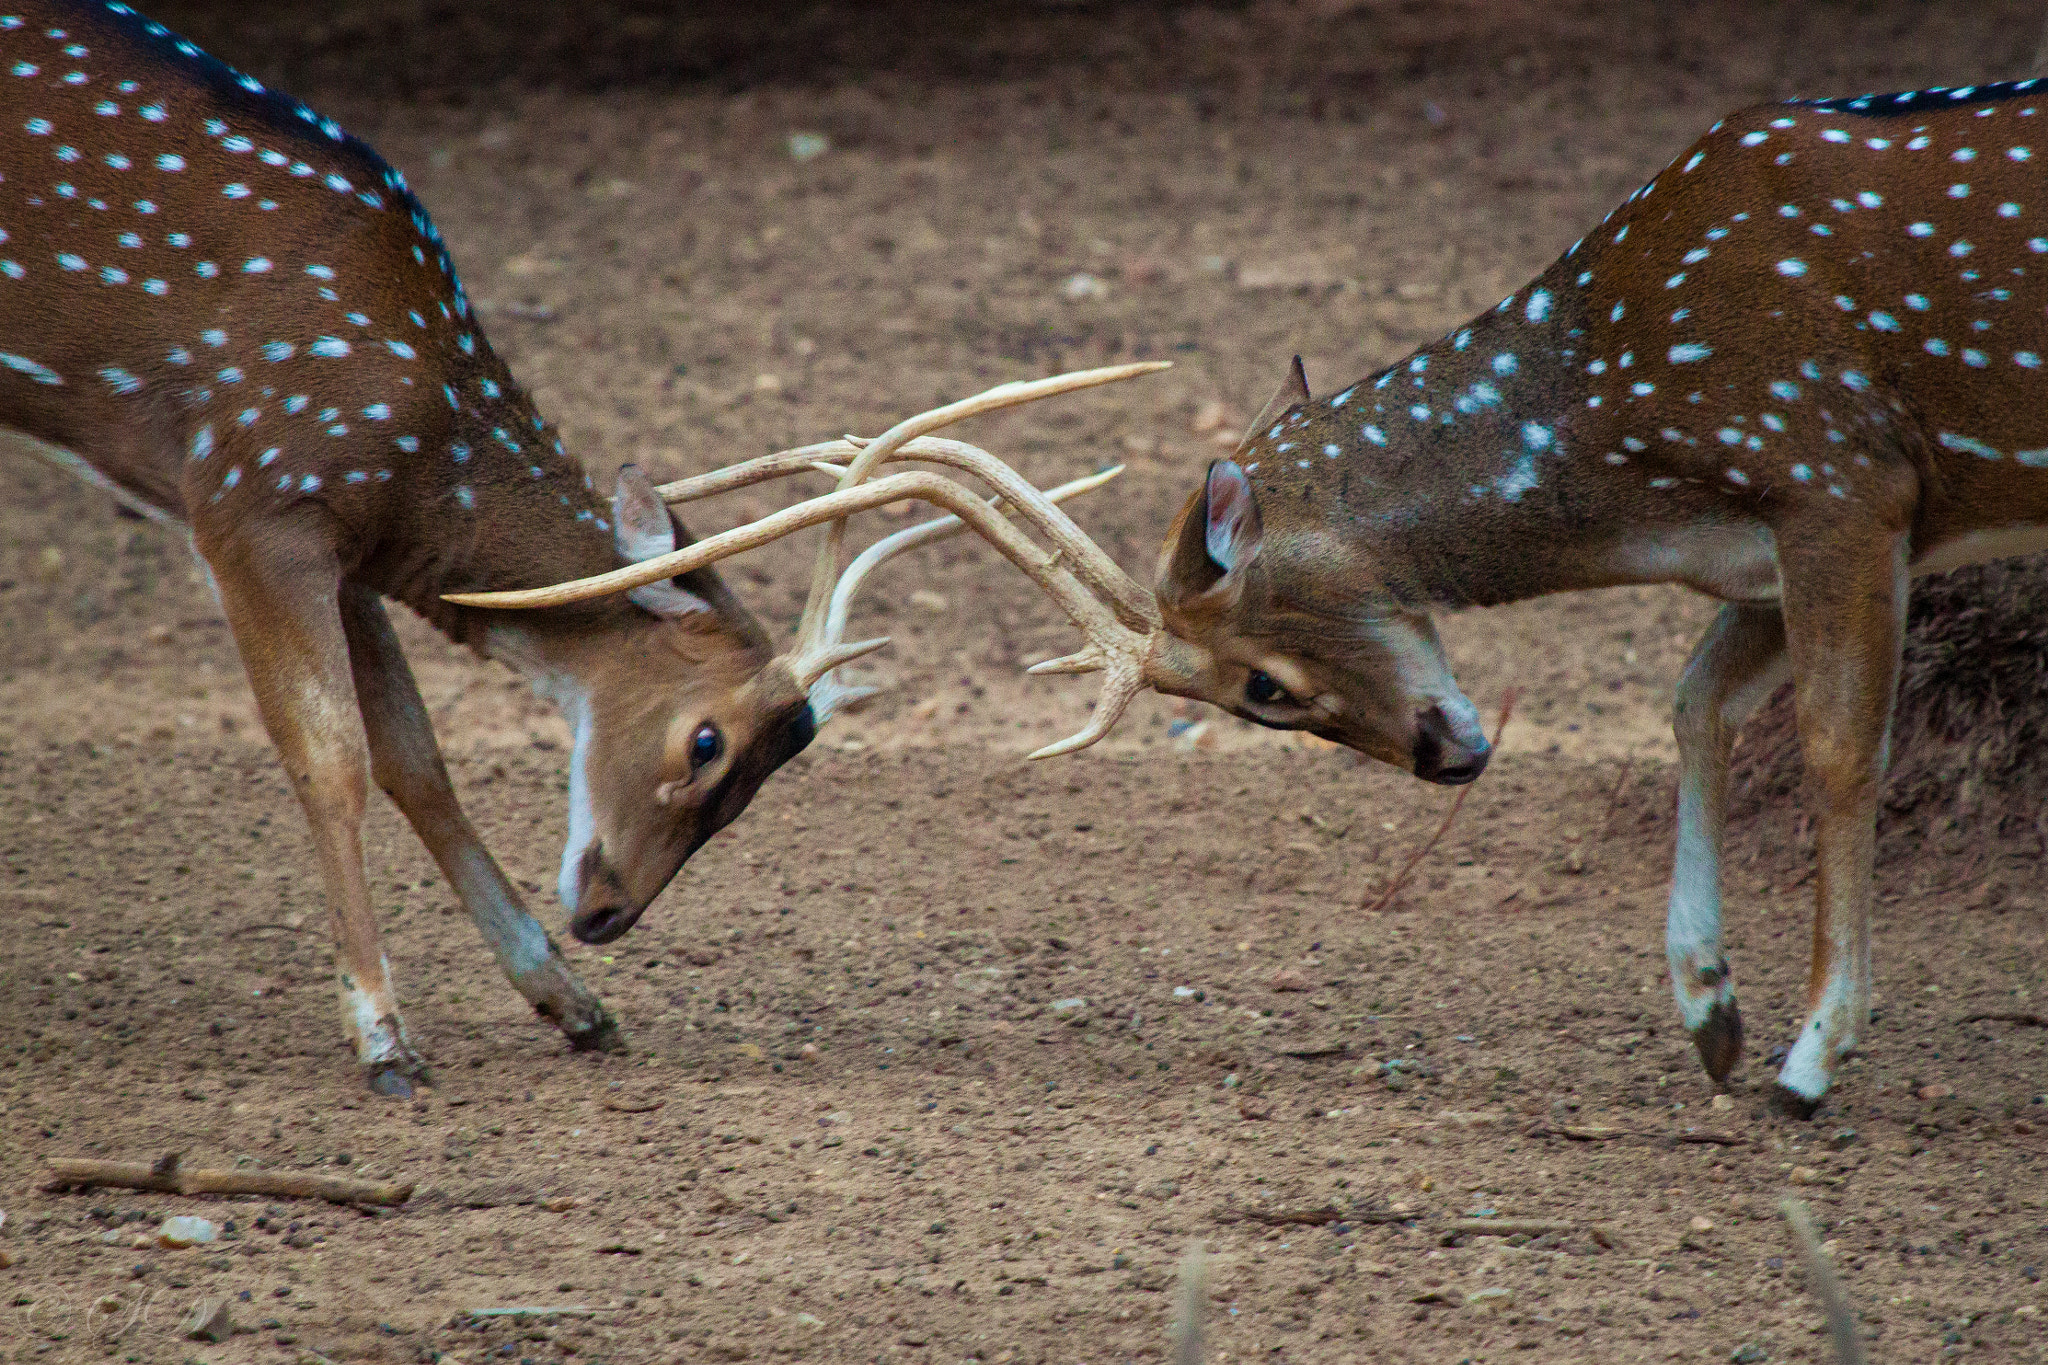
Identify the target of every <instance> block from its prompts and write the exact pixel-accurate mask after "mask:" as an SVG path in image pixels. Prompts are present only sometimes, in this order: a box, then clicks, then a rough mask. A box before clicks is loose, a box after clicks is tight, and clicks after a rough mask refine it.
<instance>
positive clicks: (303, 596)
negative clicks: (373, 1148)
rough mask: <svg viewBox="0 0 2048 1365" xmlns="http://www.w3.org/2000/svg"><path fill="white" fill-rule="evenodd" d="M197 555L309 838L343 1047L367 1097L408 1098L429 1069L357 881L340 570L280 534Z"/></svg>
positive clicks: (362, 775)
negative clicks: (345, 1040)
mask: <svg viewBox="0 0 2048 1365" xmlns="http://www.w3.org/2000/svg"><path fill="white" fill-rule="evenodd" d="M309 542H310V544H311V547H312V548H310V549H309V548H308V543H309ZM268 545H276V546H281V547H283V550H282V552H274V551H271V550H269V549H268V548H267V546H268ZM200 549H201V552H202V553H204V554H205V556H206V560H207V563H208V564H209V565H211V566H212V569H213V574H214V578H215V581H216V583H217V584H218V586H219V589H220V600H221V606H222V608H223V609H224V610H225V611H226V613H227V618H228V624H229V626H230V627H231V628H232V629H233V630H234V634H235V644H236V647H237V648H238V649H239V650H240V651H241V655H242V664H243V667H244V668H246V669H247V670H248V674H249V682H250V685H251V687H252V689H253V690H254V692H255V694H256V706H257V709H258V710H259V711H260V712H261V714H262V716H263V724H264V727H265V728H266V729H267V730H268V731H269V732H270V739H271V743H272V744H274V745H275V746H276V747H277V753H278V757H279V758H280V759H282V760H283V763H284V770H285V772H286V774H287V775H288V776H289V777H290V778H291V783H292V790H293V791H294V792H295V793H296V794H297V795H298V798H299V804H300V805H301V806H303V807H304V808H305V811H306V819H307V822H308V823H309V824H310V825H311V827H312V835H313V847H314V850H315V852H316V853H317V855H318V856H319V860H320V872H321V877H322V879H323V880H324V881H325V883H326V887H327V912H328V918H329V921H330V923H331V925H332V927H333V930H334V942H335V949H336V954H337V956H338V958H339V963H338V968H339V977H340V987H341V1011H342V1022H343V1025H344V1027H346V1029H347V1030H348V1037H349V1042H350V1043H351V1044H352V1045H353V1046H354V1048H355V1051H356V1060H357V1061H359V1062H360V1063H362V1065H363V1066H364V1067H365V1068H366V1069H367V1071H368V1072H369V1081H370V1088H371V1089H373V1090H375V1091H377V1092H379V1093H380V1094H385V1095H393V1096H399V1097H403V1096H407V1095H410V1094H412V1083H413V1081H415V1080H420V1081H424V1080H425V1079H426V1078H427V1076H426V1067H425V1064H424V1063H422V1062H421V1060H420V1058H419V1056H418V1055H417V1054H416V1053H415V1052H414V1051H413V1050H412V1045H411V1043H410V1041H409V1040H408V1039H407V1038H406V1034H405V1024H404V1022H403V1020H401V1018H400V1017H399V1013H398V997H397V994H396V992H395V991H394V990H393V989H392V985H391V963H390V960H389V959H388V958H386V957H385V955H384V950H383V945H382V943H381V942H380V940H379V938H378V935H377V920H376V916H375V914H374V913H373V912H372V910H371V908H370V892H369V884H368V881H367V879H366V878H365V876H364V872H363V840H362V823H363V808H364V804H365V802H366V801H367V799H368V796H369V789H368V770H369V756H368V753H367V748H368V745H367V741H366V740H365V737H364V733H363V721H362V715H361V712H360V710H359V709H358V707H357V704H356V695H355V688H354V687H353V685H352V684H351V682H350V677H349V657H348V644H347V641H346V639H345V638H344V636H343V632H342V625H341V613H340V609H339V604H338V601H337V597H336V590H337V587H338V585H339V583H340V581H341V572H340V566H339V565H338V564H337V563H336V561H335V559H334V556H333V555H332V553H331V552H327V551H326V546H325V543H324V540H323V539H322V538H321V537H320V536H319V534H318V532H317V531H315V532H311V533H309V534H307V535H304V536H293V535H291V534H288V533H287V530H286V529H285V528H280V530H279V532H278V534H275V535H273V536H271V537H268V538H267V540H266V544H265V545H256V544H252V543H250V542H249V541H245V540H235V541H232V542H227V543H225V544H217V545H208V544H206V543H204V542H203V541H202V543H201V545H200ZM294 551H296V553H294Z"/></svg>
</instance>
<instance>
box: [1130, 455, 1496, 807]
mask: <svg viewBox="0 0 2048 1365" xmlns="http://www.w3.org/2000/svg"><path fill="white" fill-rule="evenodd" d="M1155 593H1156V595H1157V597H1158V601H1159V608H1160V612H1161V615H1163V616H1164V617H1165V620H1166V627H1167V630H1168V631H1169V633H1170V634H1171V635H1172V637H1173V640H1172V649H1171V650H1170V651H1169V653H1170V657H1169V658H1168V659H1166V660H1164V661H1163V662H1164V663H1165V665H1166V667H1165V669H1164V670H1163V671H1164V672H1165V673H1166V674H1168V675H1170V676H1168V677H1163V678H1161V679H1160V680H1158V681H1157V682H1156V684H1155V685H1157V686H1158V687H1159V688H1160V690H1162V691H1170V692H1175V693H1178V694H1180V695H1183V696H1189V697H1196V698H1199V699H1201V700H1203V701H1207V702H1210V703H1213V704H1214V705H1216V706H1220V707H1222V708H1223V709H1224V710H1226V711H1229V712H1231V713H1232V714H1234V715H1239V716H1242V717H1244V718H1245V719H1246V720H1250V721H1255V722H1257V723H1258V724H1260V725H1266V726H1271V727H1273V728H1275V729H1281V730H1307V731H1309V732H1310V733H1312V734H1316V735H1321V736H1322V737H1323V738H1325V739H1330V740H1334V741H1336V742H1337V743H1339V744H1343V745H1346V746H1347V747H1349V748H1352V749H1356V750H1358V751H1359V752H1361V753H1364V754H1369V755H1371V756H1372V757H1374V758H1377V759H1379V760H1381V761H1382V762H1384V763H1389V764H1392V765H1393V766H1394V767H1397V768H1402V769H1405V770H1406V771H1409V772H1412V773H1414V774H1415V775H1416V776H1417V777H1420V778H1424V779H1426V780H1428V781H1431V782H1441V783H1447V784H1455V783H1461V782H1470V781H1471V780H1472V779H1473V778H1475V777H1477V776H1479V774H1480V772H1481V771H1482V770H1484V769H1485V767H1486V761H1487V758H1488V757H1489V753H1490V747H1489V745H1488V744H1487V742H1486V735H1485V732H1484V730H1483V729H1482V727H1481V725H1480V721H1479V715H1478V712H1477V711H1476V710H1474V708H1473V706H1472V703H1471V702H1470V701H1468V700H1466V698H1465V695H1464V693H1462V692H1460V691H1459V690H1458V685H1457V683H1456V681H1455V680H1453V679H1452V677H1451V672H1450V666H1449V664H1448V663H1447V662H1446V661H1445V659H1444V652H1443V645H1442V643H1441V642H1440V641H1439V640H1438V639H1437V633H1436V626H1435V624H1434V623H1433V622H1431V620H1430V619H1429V617H1428V616H1426V615H1423V614H1421V613H1419V612H1415V611H1412V610H1409V609H1407V608H1404V607H1403V606H1402V605H1401V604H1400V603H1398V602H1397V601H1395V599H1394V597H1393V595H1392V594H1391V593H1389V592H1388V591H1387V589H1386V587H1385V585H1384V583H1383V582H1382V581H1381V579H1380V577H1379V576H1378V574H1377V573H1376V572H1375V570H1374V568H1373V566H1372V565H1371V564H1370V563H1369V562H1367V561H1365V560H1364V559H1363V558H1361V556H1360V555H1359V553H1358V552H1357V551H1356V550H1354V549H1351V548H1348V547H1346V546H1344V545H1342V544H1341V543H1340V542H1338V541H1337V540H1336V539H1335V538H1333V537H1332V536H1330V535H1329V534H1328V533H1327V532H1322V533H1316V534H1299V535H1290V534H1284V533H1282V534H1268V532H1267V531H1266V529H1265V527H1264V526H1263V523H1262V521H1261V518H1260V516H1259V509H1258V505H1257V502H1256V501H1255V499H1254V498H1253V495H1252V490H1251V485H1250V482H1249V481H1248V480H1247V479H1246V478H1245V475H1244V471H1243V470H1242V469H1240V468H1239V467H1238V466H1237V465H1236V464H1234V463H1232V462H1230V461H1228V460H1224V461H1219V462H1218V463H1217V464H1215V465H1213V466H1211V468H1210V471H1209V476H1208V478H1207V479H1206V480H1205V481H1204V484H1203V486H1202V487H1201V488H1200V489H1198V490H1196V492H1195V494H1194V496H1192V497H1191V498H1189V499H1188V503H1187V506H1186V507H1184V508H1182V509H1181V514H1180V517H1179V519H1178V520H1177V521H1175V523H1174V526H1173V530H1172V531H1171V532H1169V533H1168V535H1167V538H1166V546H1165V549H1164V551H1163V552H1162V554H1161V557H1160V566H1159V577H1158V581H1157V584H1156V585H1155Z"/></svg>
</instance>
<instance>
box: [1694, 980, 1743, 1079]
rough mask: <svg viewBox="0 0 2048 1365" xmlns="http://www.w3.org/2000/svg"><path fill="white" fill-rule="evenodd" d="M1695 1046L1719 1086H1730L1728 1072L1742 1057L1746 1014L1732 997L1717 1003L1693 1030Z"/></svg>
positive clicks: (1709, 1073)
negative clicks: (1743, 1016)
mask: <svg viewBox="0 0 2048 1365" xmlns="http://www.w3.org/2000/svg"><path fill="white" fill-rule="evenodd" d="M1692 1045H1693V1046H1694V1047H1696V1048H1698V1049H1699V1053H1700V1065H1701V1066H1703V1067H1705V1068H1706V1069H1707V1074H1708V1075H1709V1076H1712V1077H1713V1078H1714V1082H1715V1084H1717V1085H1726V1084H1727V1083H1728V1073H1729V1072H1731V1071H1733V1070H1735V1063H1736V1062H1737V1061H1739V1060H1740V1059H1741V1057H1742V1011H1741V1010H1740V1009H1738V1008H1737V1007H1736V1004H1735V1001H1734V999H1733V998H1732V997H1731V998H1729V999H1727V1000H1717V1001H1715V1002H1714V1008H1713V1009H1712V1010H1710V1011H1708V1013H1707V1019H1706V1022H1705V1023H1703V1024H1701V1025H1700V1026H1699V1027H1698V1028H1696V1029H1694V1030H1693V1031H1692Z"/></svg>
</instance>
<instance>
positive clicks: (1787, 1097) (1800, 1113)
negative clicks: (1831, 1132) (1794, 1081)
mask: <svg viewBox="0 0 2048 1365" xmlns="http://www.w3.org/2000/svg"><path fill="white" fill-rule="evenodd" d="M1771 1108H1773V1109H1775V1110H1777V1111H1778V1112H1779V1113H1780V1114H1783V1115H1784V1116H1785V1117H1786V1118H1788V1119H1798V1120H1799V1121H1800V1122H1802V1123H1804V1122H1805V1121H1806V1120H1808V1119H1810V1118H1812V1117H1813V1114H1814V1111H1815V1110H1817V1109H1819V1108H1820V1100H1818V1099H1811V1100H1810V1099H1808V1098H1806V1096H1804V1095H1802V1094H1800V1093H1799V1092H1798V1091H1797V1090H1793V1089H1791V1088H1790V1087H1788V1086H1784V1085H1773V1086H1772V1087H1771Z"/></svg>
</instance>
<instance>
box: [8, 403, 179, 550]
mask: <svg viewBox="0 0 2048 1365" xmlns="http://www.w3.org/2000/svg"><path fill="white" fill-rule="evenodd" d="M9 437H11V438H12V439H13V440H15V441H17V442H19V443H20V445H21V448H22V449H23V450H26V451H27V452H28V453H29V454H31V455H34V456H36V457H37V458H38V459H41V460H43V461H44V462H46V463H48V464H51V465H54V466H56V467H57V468H58V469H61V470H63V471H64V472H65V473H66V474H69V475H71V476H72V477H73V478H76V479H79V480H81V481H83V482H85V483H89V484H91V485H92V486H93V487H94V488H97V489H99V490H100V491H101V492H103V493H107V494H111V495H112V496H113V498H114V500H115V501H116V502H118V503H120V504H121V505H122V506H123V507H126V508H128V509H129V510H131V511H135V512H139V513H141V514H142V515H143V516H145V517H148V518H149V519H150V520H151V521H160V522H162V523H163V524H164V525H166V526H176V527H179V528H181V529H182V528H183V527H184V525H185V518H184V516H183V515H182V514H180V513H178V512H173V511H171V510H169V509H168V508H165V507H160V506H158V505H157V504H156V503H155V502H153V501H151V500H150V499H148V498H146V497H144V496H142V495H141V494H140V493H138V492H136V491H135V490H134V489H132V488H129V487H128V486H126V485H125V484H121V483H117V482H116V481H115V480H113V479H111V478H109V477H107V475H106V474H104V473H102V472H101V471H100V469H99V467H98V466H96V465H94V464H92V463H91V462H90V461H88V460H86V459H85V458H84V457H83V456H81V455H78V454H75V453H73V452H72V451H69V450H66V449H65V448H64V447H62V446H54V445H51V444H50V443H49V442H47V441H39V440H37V439H36V438H35V437H33V436H30V435H28V434H27V433H26V432H21V431H14V430H11V429H9V428H6V427H0V439H4V438H9Z"/></svg>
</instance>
